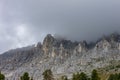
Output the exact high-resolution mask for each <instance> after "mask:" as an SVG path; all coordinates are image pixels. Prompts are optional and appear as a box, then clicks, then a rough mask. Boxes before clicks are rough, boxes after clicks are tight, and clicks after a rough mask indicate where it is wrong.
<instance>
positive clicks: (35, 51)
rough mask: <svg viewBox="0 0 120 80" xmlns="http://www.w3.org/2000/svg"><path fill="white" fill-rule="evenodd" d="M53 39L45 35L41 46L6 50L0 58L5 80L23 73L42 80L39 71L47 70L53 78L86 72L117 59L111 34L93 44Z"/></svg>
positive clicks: (118, 42)
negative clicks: (54, 76) (50, 71)
mask: <svg viewBox="0 0 120 80" xmlns="http://www.w3.org/2000/svg"><path fill="white" fill-rule="evenodd" d="M93 44H94V45H95V46H93V45H92V46H91V45H90V44H87V42H86V41H81V42H72V41H70V40H64V39H61V40H59V39H56V38H54V36H52V35H50V34H48V35H47V36H46V37H45V39H44V41H43V43H42V44H41V43H40V42H39V43H37V44H36V45H33V46H31V47H25V48H21V49H15V50H10V51H8V52H6V53H4V54H2V55H0V70H1V71H2V72H3V73H5V75H6V77H8V80H18V77H20V76H21V75H22V74H23V73H24V72H25V71H27V72H29V73H30V76H32V77H33V78H34V79H35V80H42V72H43V71H44V70H45V69H51V70H52V71H53V73H54V75H57V74H58V75H59V74H71V73H73V72H77V71H86V72H89V71H90V70H92V69H93V68H101V67H105V66H108V65H110V62H111V61H113V60H114V61H119V60H120V35H119V34H112V35H110V36H107V37H104V38H102V39H100V40H99V41H97V42H95V43H93Z"/></svg>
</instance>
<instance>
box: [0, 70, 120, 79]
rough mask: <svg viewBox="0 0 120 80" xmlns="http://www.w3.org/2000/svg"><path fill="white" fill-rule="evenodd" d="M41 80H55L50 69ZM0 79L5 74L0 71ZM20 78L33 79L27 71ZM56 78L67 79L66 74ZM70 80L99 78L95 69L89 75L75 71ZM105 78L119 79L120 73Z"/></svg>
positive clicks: (3, 77)
mask: <svg viewBox="0 0 120 80" xmlns="http://www.w3.org/2000/svg"><path fill="white" fill-rule="evenodd" d="M42 75H43V80H56V79H54V76H53V73H52V71H51V70H50V69H47V70H45V71H44V72H43V74H42ZM0 80H5V75H4V74H2V73H1V72H0ZM20 80H34V79H33V78H32V77H30V76H29V73H28V72H25V73H24V74H23V75H22V76H21V77H20ZM57 80H69V79H68V78H67V76H65V75H64V76H61V77H60V79H57ZM70 80H101V78H100V77H99V75H98V72H97V70H93V71H92V73H91V75H90V76H88V75H86V74H85V73H84V72H81V73H80V72H77V73H74V74H73V75H72V79H70ZM107 80H120V73H116V74H111V75H110V76H109V77H108V79H107Z"/></svg>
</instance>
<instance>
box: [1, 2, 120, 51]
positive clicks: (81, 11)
mask: <svg viewBox="0 0 120 80" xmlns="http://www.w3.org/2000/svg"><path fill="white" fill-rule="evenodd" d="M119 8H120V1H119V0H114V1H113V0H1V1H0V24H3V25H0V29H1V30H2V31H3V32H1V33H0V36H1V37H0V41H1V42H0V43H2V44H3V43H4V49H3V48H2V46H1V49H3V50H1V51H0V52H3V51H5V50H7V49H9V48H11V46H15V47H17V45H23V44H24V43H26V44H33V43H36V42H38V41H42V40H43V38H44V37H45V35H46V34H48V33H51V34H57V35H60V36H63V37H66V38H67V39H71V40H78V41H80V40H87V41H93V40H96V39H98V38H99V37H100V36H102V35H103V34H109V33H112V32H116V31H117V32H120V15H119V14H120V10H119ZM20 25H26V26H25V27H26V29H27V32H26V33H24V34H25V35H23V37H20V36H18V35H16V30H15V29H16V28H17V27H19V26H20ZM4 27H6V28H4ZM4 32H6V34H5V35H4V36H12V38H10V39H9V40H7V39H6V38H5V37H2V36H3V35H2V34H3V33H4ZM18 32H19V31H18ZM26 37H27V38H26ZM3 39H4V42H3ZM13 39H14V40H13ZM31 39H32V40H31ZM8 44H9V45H10V46H8ZM23 46H24V45H23ZM5 48H6V49H5Z"/></svg>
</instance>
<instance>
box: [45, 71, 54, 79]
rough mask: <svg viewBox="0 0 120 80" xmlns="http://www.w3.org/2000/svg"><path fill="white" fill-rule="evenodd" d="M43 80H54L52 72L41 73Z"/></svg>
mask: <svg viewBox="0 0 120 80" xmlns="http://www.w3.org/2000/svg"><path fill="white" fill-rule="evenodd" d="M43 80H54V78H53V74H52V71H51V70H50V69H47V70H45V72H43Z"/></svg>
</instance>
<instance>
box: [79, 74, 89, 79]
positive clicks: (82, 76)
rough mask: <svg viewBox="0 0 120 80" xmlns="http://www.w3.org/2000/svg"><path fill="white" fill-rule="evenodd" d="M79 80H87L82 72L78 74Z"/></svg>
mask: <svg viewBox="0 0 120 80" xmlns="http://www.w3.org/2000/svg"><path fill="white" fill-rule="evenodd" d="M80 80H88V77H87V75H86V74H85V73H83V72H82V73H81V74H80Z"/></svg>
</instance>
